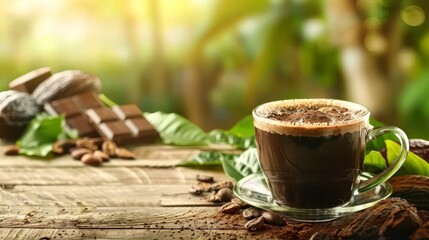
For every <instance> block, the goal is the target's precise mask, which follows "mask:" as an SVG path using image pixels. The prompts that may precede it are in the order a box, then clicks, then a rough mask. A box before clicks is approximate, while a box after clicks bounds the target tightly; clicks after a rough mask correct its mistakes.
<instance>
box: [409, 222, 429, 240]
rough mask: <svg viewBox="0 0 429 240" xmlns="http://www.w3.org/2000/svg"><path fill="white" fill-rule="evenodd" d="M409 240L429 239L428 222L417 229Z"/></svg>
mask: <svg viewBox="0 0 429 240" xmlns="http://www.w3.org/2000/svg"><path fill="white" fill-rule="evenodd" d="M409 239H410V240H427V239H429V222H426V223H424V224H423V225H422V226H421V227H419V228H418V229H417V230H416V231H415V232H414V233H413V234H411V236H410V238H409Z"/></svg>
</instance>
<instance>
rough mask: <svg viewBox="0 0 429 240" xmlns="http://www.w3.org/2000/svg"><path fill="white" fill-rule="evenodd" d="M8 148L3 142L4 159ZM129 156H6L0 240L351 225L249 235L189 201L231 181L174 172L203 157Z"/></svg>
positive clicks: (201, 235)
mask: <svg viewBox="0 0 429 240" xmlns="http://www.w3.org/2000/svg"><path fill="white" fill-rule="evenodd" d="M4 148H5V144H4V143H2V142H0V152H1V153H3V152H4ZM131 150H132V151H133V152H135V153H136V154H137V157H138V159H137V160H119V159H113V160H111V161H110V162H108V163H104V164H103V166H100V167H91V166H87V165H83V164H82V163H81V162H79V161H76V160H73V159H72V158H71V157H70V156H62V157H57V158H54V159H51V160H42V159H29V158H26V157H23V156H2V157H1V158H0V185H1V187H2V191H1V205H0V211H1V213H0V214H1V215H0V239H82V238H84V239H88V238H90V239H94V238H103V239H111V238H120V239H123V238H133V239H309V238H310V237H311V236H312V235H313V233H314V232H316V231H318V230H317V229H319V231H320V230H322V231H324V232H329V233H332V232H335V231H336V230H337V229H339V228H342V227H343V226H344V223H345V222H347V221H349V222H350V221H351V220H352V219H353V217H354V216H353V215H351V216H347V217H344V218H341V219H338V220H335V221H332V222H327V223H318V224H311V223H299V222H294V221H291V220H287V223H286V226H283V227H277V226H271V225H266V226H265V227H264V229H263V230H262V231H259V232H248V231H247V230H245V229H244V224H245V222H246V220H244V219H243V218H242V217H241V216H240V215H239V214H236V215H226V214H223V213H220V212H219V205H214V204H212V203H209V202H208V201H207V198H208V196H207V195H206V196H202V197H201V196H192V195H190V194H189V193H188V189H189V188H190V186H192V185H194V184H196V175H197V174H206V175H211V176H213V177H214V178H215V180H216V181H224V180H230V179H228V178H227V176H226V175H225V174H224V173H223V171H222V170H217V171H215V170H203V169H192V168H183V167H173V166H174V165H175V164H177V163H178V162H180V161H181V160H183V159H190V158H192V156H194V155H195V154H198V153H199V152H200V151H201V150H199V149H189V148H178V147H172V146H163V145H151V146H141V147H137V148H132V149H131ZM207 194H208V193H207ZM426 215H427V218H429V212H427V214H426ZM425 219H426V218H425ZM428 220H429V219H426V220H425V221H428Z"/></svg>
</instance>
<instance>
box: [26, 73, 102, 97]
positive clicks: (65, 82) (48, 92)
mask: <svg viewBox="0 0 429 240" xmlns="http://www.w3.org/2000/svg"><path fill="white" fill-rule="evenodd" d="M100 91H101V82H100V79H99V78H98V77H96V76H93V75H91V74H88V73H84V72H81V71H79V70H67V71H63V72H58V73H55V74H53V75H52V76H51V77H49V78H48V79H46V80H45V81H43V82H42V83H41V84H39V85H38V86H37V87H36V89H34V92H33V94H32V95H33V98H34V99H35V100H36V102H37V103H38V104H39V105H43V104H45V103H47V102H49V101H52V100H57V99H60V98H65V97H70V96H73V95H77V94H80V93H85V92H96V93H99V92H100Z"/></svg>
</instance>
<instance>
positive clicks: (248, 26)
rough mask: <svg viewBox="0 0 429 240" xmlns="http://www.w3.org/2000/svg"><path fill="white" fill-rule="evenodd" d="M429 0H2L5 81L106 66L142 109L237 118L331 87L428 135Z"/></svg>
mask: <svg viewBox="0 0 429 240" xmlns="http://www.w3.org/2000/svg"><path fill="white" fill-rule="evenodd" d="M428 10H429V1H426V0H420V1H417V0H414V1H410V0H408V1H407V0H406V1H394V0H360V1H357V0H355V1H353V0H350V1H345V0H325V1H316V0H313V1H312V0H284V1H282V0H246V1H231V0H216V1H214V0H213V1H210V0H122V1H117V0H55V1H50V0H2V1H1V2H0V14H1V16H3V17H2V21H0V89H1V90H6V89H7V84H8V83H9V82H10V81H11V80H13V79H15V78H17V77H19V76H20V75H22V74H25V73H26V72H28V71H31V70H33V69H36V68H39V67H44V66H49V67H51V68H52V70H53V72H58V71H63V70H67V69H80V70H83V71H86V72H89V73H92V74H95V75H98V76H99V77H100V78H101V80H102V83H103V93H104V94H105V95H107V96H108V97H110V98H111V99H112V100H114V101H115V102H117V103H136V104H138V105H139V106H140V107H141V108H142V109H143V111H146V112H153V111H158V110H160V111H165V112H177V113H179V114H183V115H184V116H186V117H188V118H189V119H190V120H192V121H193V122H195V123H197V124H198V125H200V126H201V127H202V128H204V129H206V130H209V129H212V128H228V127H230V126H231V125H232V124H233V123H234V122H236V121H237V120H238V119H240V118H242V117H243V116H245V115H247V114H250V112H251V110H252V108H253V107H255V106H256V105H258V104H260V103H263V102H266V101H271V100H278V99H287V98H302V97H329V98H340V99H346V100H351V101H355V102H358V103H361V104H363V105H365V106H367V107H368V108H369V109H370V110H371V111H372V113H373V116H375V117H376V118H377V119H378V120H379V121H381V122H385V123H387V124H391V125H397V126H399V127H401V128H403V129H404V130H406V132H407V133H408V134H409V135H410V137H420V138H426V139H429V127H428V123H429V23H428V21H429V20H428V19H427V17H428V14H429V13H428Z"/></svg>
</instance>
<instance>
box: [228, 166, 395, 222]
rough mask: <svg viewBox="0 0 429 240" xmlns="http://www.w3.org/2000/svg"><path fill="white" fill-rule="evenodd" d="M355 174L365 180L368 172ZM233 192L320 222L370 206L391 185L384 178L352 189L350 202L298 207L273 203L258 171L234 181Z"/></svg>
mask: <svg viewBox="0 0 429 240" xmlns="http://www.w3.org/2000/svg"><path fill="white" fill-rule="evenodd" d="M359 177H360V180H367V179H369V178H371V177H372V175H371V174H370V173H366V172H364V173H362V174H360V176H359ZM234 194H235V195H236V196H237V197H238V198H240V199H241V200H242V201H244V202H246V203H248V204H250V205H252V206H254V207H258V208H262V209H266V210H271V211H275V212H278V213H282V214H284V215H286V216H287V217H288V218H290V219H293V220H297V221H304V222H324V221H330V220H333V219H335V218H339V217H342V216H345V215H347V214H350V213H354V212H357V211H361V210H364V209H366V208H369V207H372V206H373V205H375V204H376V203H377V202H378V201H380V200H383V199H385V198H387V197H389V196H390V195H391V194H392V186H391V185H390V184H389V183H388V182H385V183H383V184H381V185H379V186H377V187H375V188H373V189H371V190H369V191H366V192H363V193H359V192H357V191H356V192H355V193H354V194H353V196H352V198H351V200H350V202H349V203H348V204H346V205H344V206H340V207H335V208H330V209H298V208H289V207H283V206H279V205H277V204H276V203H275V202H274V200H273V198H272V196H271V192H270V190H269V188H268V186H267V183H266V181H265V178H264V175H263V174H262V173H261V172H259V173H254V174H251V175H249V176H247V177H245V178H243V179H241V180H240V181H238V183H237V184H236V185H235V186H234Z"/></svg>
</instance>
